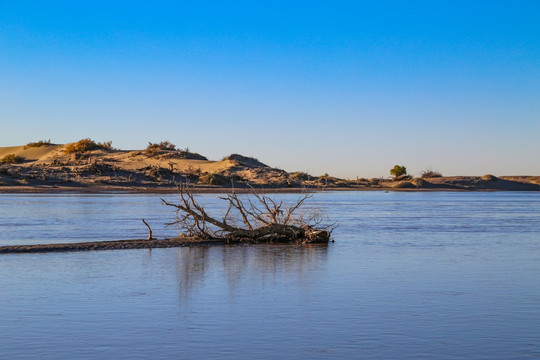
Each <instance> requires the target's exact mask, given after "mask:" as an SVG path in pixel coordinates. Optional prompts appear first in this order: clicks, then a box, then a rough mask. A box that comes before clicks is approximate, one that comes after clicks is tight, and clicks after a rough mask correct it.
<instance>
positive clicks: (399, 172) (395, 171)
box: [390, 165, 407, 180]
mask: <svg viewBox="0 0 540 360" xmlns="http://www.w3.org/2000/svg"><path fill="white" fill-rule="evenodd" d="M390 175H394V180H398V178H399V177H401V176H403V175H407V168H406V167H405V166H403V165H395V166H394V167H393V168H392V169H390Z"/></svg>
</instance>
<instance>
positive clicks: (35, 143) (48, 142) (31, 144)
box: [24, 139, 51, 149]
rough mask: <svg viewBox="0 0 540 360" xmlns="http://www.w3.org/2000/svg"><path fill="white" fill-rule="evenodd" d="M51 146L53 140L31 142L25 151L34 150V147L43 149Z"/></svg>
mask: <svg viewBox="0 0 540 360" xmlns="http://www.w3.org/2000/svg"><path fill="white" fill-rule="evenodd" d="M48 145H51V139H49V140H39V141H36V142H29V143H28V144H26V145H25V146H24V148H25V149H28V148H32V147H41V146H48Z"/></svg>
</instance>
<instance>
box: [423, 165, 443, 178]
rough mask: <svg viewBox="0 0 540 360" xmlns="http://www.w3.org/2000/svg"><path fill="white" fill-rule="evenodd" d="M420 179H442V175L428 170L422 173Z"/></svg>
mask: <svg viewBox="0 0 540 360" xmlns="http://www.w3.org/2000/svg"><path fill="white" fill-rule="evenodd" d="M421 177H422V179H430V178H440V177H442V174H441V173H440V172H438V171H436V170H432V169H431V168H428V169H426V170H424V171H422V176H421Z"/></svg>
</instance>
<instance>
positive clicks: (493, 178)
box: [482, 174, 499, 182]
mask: <svg viewBox="0 0 540 360" xmlns="http://www.w3.org/2000/svg"><path fill="white" fill-rule="evenodd" d="M482 179H483V180H486V181H493V182H495V181H497V180H499V178H498V177H496V176H495V175H491V174H487V175H484V176H482Z"/></svg>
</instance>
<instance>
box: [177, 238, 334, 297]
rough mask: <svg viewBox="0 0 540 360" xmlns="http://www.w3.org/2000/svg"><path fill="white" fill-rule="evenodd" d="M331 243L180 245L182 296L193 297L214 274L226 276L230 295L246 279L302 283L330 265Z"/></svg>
mask: <svg viewBox="0 0 540 360" xmlns="http://www.w3.org/2000/svg"><path fill="white" fill-rule="evenodd" d="M327 257H328V245H326V244H312V245H249V246H241V245H240V246H238V245H234V246H219V247H205V246H196V247H187V248H179V249H178V251H177V255H176V274H177V278H178V292H179V296H180V299H183V300H189V298H190V296H191V295H192V293H193V292H194V291H195V290H196V289H198V288H199V287H202V286H203V285H204V283H205V280H206V279H207V278H208V277H209V276H210V274H216V276H218V277H223V278H224V280H225V281H226V282H227V286H228V289H229V296H230V297H234V296H235V294H236V292H237V289H241V288H242V287H243V285H244V284H243V282H249V283H255V284H264V283H265V282H266V281H268V280H272V279H275V278H277V277H283V276H284V277H287V278H289V279H296V280H298V281H300V282H302V281H303V279H304V278H306V277H308V276H309V274H310V273H311V272H313V271H314V270H317V269H319V268H321V267H322V266H323V265H325V264H326V261H327Z"/></svg>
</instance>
